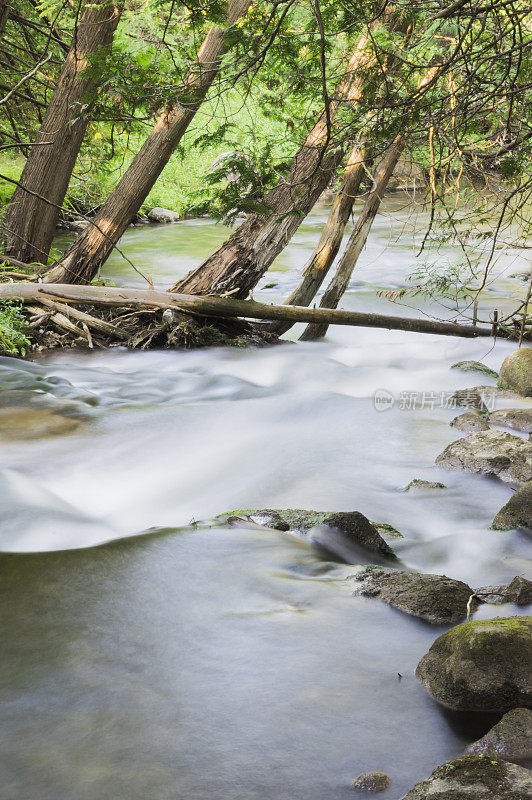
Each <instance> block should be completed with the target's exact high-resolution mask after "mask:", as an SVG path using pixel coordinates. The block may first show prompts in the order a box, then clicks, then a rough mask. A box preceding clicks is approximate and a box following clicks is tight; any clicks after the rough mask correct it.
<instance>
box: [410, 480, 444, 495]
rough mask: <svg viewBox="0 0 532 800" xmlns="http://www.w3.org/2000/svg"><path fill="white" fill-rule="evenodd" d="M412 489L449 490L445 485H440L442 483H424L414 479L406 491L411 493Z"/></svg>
mask: <svg viewBox="0 0 532 800" xmlns="http://www.w3.org/2000/svg"><path fill="white" fill-rule="evenodd" d="M412 489H421V490H426V489H447V486H446V485H445V484H444V483H440V481H424V480H422V479H421V478H414V480H413V481H410V483H409V484H408V485H407V486H405V488H404V491H405V492H410V491H412Z"/></svg>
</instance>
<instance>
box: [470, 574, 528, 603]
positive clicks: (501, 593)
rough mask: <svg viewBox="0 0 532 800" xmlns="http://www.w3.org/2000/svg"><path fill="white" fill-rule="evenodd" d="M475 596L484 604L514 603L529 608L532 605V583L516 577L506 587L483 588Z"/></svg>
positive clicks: (518, 576)
mask: <svg viewBox="0 0 532 800" xmlns="http://www.w3.org/2000/svg"><path fill="white" fill-rule="evenodd" d="M475 594H476V595H477V596H478V598H479V600H481V602H483V603H490V604H492V605H501V604H502V603H514V604H515V605H517V606H527V605H529V604H530V603H532V582H530V581H529V580H527V579H526V578H522V577H521V576H520V575H516V576H515V578H514V579H513V580H512V582H511V583H509V584H508V585H506V586H505V585H501V586H482V587H481V588H480V589H477V590H476V592H475Z"/></svg>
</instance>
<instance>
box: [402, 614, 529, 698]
mask: <svg viewBox="0 0 532 800" xmlns="http://www.w3.org/2000/svg"><path fill="white" fill-rule="evenodd" d="M531 663H532V617H507V618H498V619H488V620H475V621H474V622H464V623H462V624H461V625H457V626H456V627H455V628H452V629H451V630H450V631H447V633H444V634H442V636H439V637H438V638H437V639H436V641H435V642H434V644H433V645H432V647H431V648H430V650H429V652H428V653H427V654H426V655H424V656H423V658H422V659H421V661H420V662H419V664H418V666H417V669H416V677H417V678H418V680H419V681H421V683H422V684H423V686H424V687H425V688H426V689H427V690H428V691H429V692H430V694H431V695H432V696H433V697H434V698H435V699H436V700H438V701H439V702H440V703H442V704H443V705H444V706H447V708H451V709H454V710H455V711H509V710H510V709H512V708H518V707H519V706H522V707H524V708H529V707H531V706H532V685H531V682H530V664H531Z"/></svg>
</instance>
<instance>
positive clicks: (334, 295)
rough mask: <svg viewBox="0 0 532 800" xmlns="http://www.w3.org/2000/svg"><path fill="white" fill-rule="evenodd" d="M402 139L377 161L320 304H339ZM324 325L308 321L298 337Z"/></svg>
mask: <svg viewBox="0 0 532 800" xmlns="http://www.w3.org/2000/svg"><path fill="white" fill-rule="evenodd" d="M405 141H406V139H405V136H404V134H399V135H398V136H396V137H395V139H394V141H393V142H392V144H391V145H390V147H389V148H388V149H387V151H386V153H385V155H384V157H383V159H382V161H381V163H380V164H379V167H378V169H377V172H376V174H375V179H374V180H375V185H374V187H373V189H372V190H371V192H370V193H369V195H368V197H367V200H366V202H365V203H364V207H363V209H362V211H361V212H360V216H359V217H358V219H357V223H356V225H355V227H354V229H353V232H352V234H351V236H350V237H349V242H348V243H347V247H346V249H345V252H344V254H343V256H342V258H341V259H340V263H339V264H338V269H337V270H336V273H335V275H334V277H333V279H332V280H331V282H330V284H329V286H328V287H327V289H326V291H325V292H324V294H323V297H322V299H321V302H320V308H337V307H338V303H339V302H340V299H341V297H342V295H343V294H344V292H345V290H346V289H347V287H348V285H349V281H350V279H351V275H352V274H353V269H354V268H355V266H356V263H357V261H358V257H359V255H360V253H361V252H362V250H363V249H364V246H365V244H366V241H367V238H368V234H369V232H370V230H371V226H372V224H373V220H374V219H375V216H376V215H377V211H378V210H379V207H380V204H381V202H382V198H383V196H384V192H385V191H386V187H387V186H388V182H389V180H390V178H391V177H392V173H393V171H394V169H395V166H396V164H397V161H398V159H399V156H400V155H401V153H402V152H403V150H404V146H405ZM327 327H328V325H327V324H323V325H322V324H314V325H313V324H311V325H308V326H307V328H306V329H305V330H304V332H303V334H302V335H301V336H300V338H301V339H304V340H306V341H309V340H312V339H318V338H320V337H321V336H325V334H326V333H327Z"/></svg>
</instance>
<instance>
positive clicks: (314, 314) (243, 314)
mask: <svg viewBox="0 0 532 800" xmlns="http://www.w3.org/2000/svg"><path fill="white" fill-rule="evenodd" d="M15 298H18V299H21V300H22V301H23V302H32V303H35V302H42V301H43V300H46V299H48V300H54V299H55V298H61V299H62V300H64V301H67V302H69V303H86V304H87V303H88V304H92V305H97V306H114V307H121V306H124V307H126V306H130V307H146V306H150V307H155V308H160V309H167V308H169V309H178V310H180V311H184V312H187V313H192V314H196V315H200V316H208V317H218V318H220V317H230V318H244V319H257V320H269V321H271V320H287V321H290V322H311V323H325V324H327V325H350V326H355V327H368V328H388V329H389V330H402V331H411V332H415V333H433V334H440V335H443V336H465V337H469V338H472V337H477V336H492V335H493V334H492V330H491V328H487V327H486V328H482V327H480V326H478V325H460V324H457V323H455V322H439V321H437V320H426V319H410V318H408V317H391V316H387V315H384V314H364V313H360V312H358V311H344V310H342V309H329V308H302V307H300V306H275V305H266V304H265V303H257V302H255V301H254V300H228V299H225V298H223V297H211V296H208V295H207V296H206V295H186V294H173V293H170V292H160V291H152V290H150V289H119V288H116V287H110V286H92V285H90V286H74V285H71V284H53V285H52V284H46V285H43V284H34V283H5V284H0V299H3V300H7V299H15Z"/></svg>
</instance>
